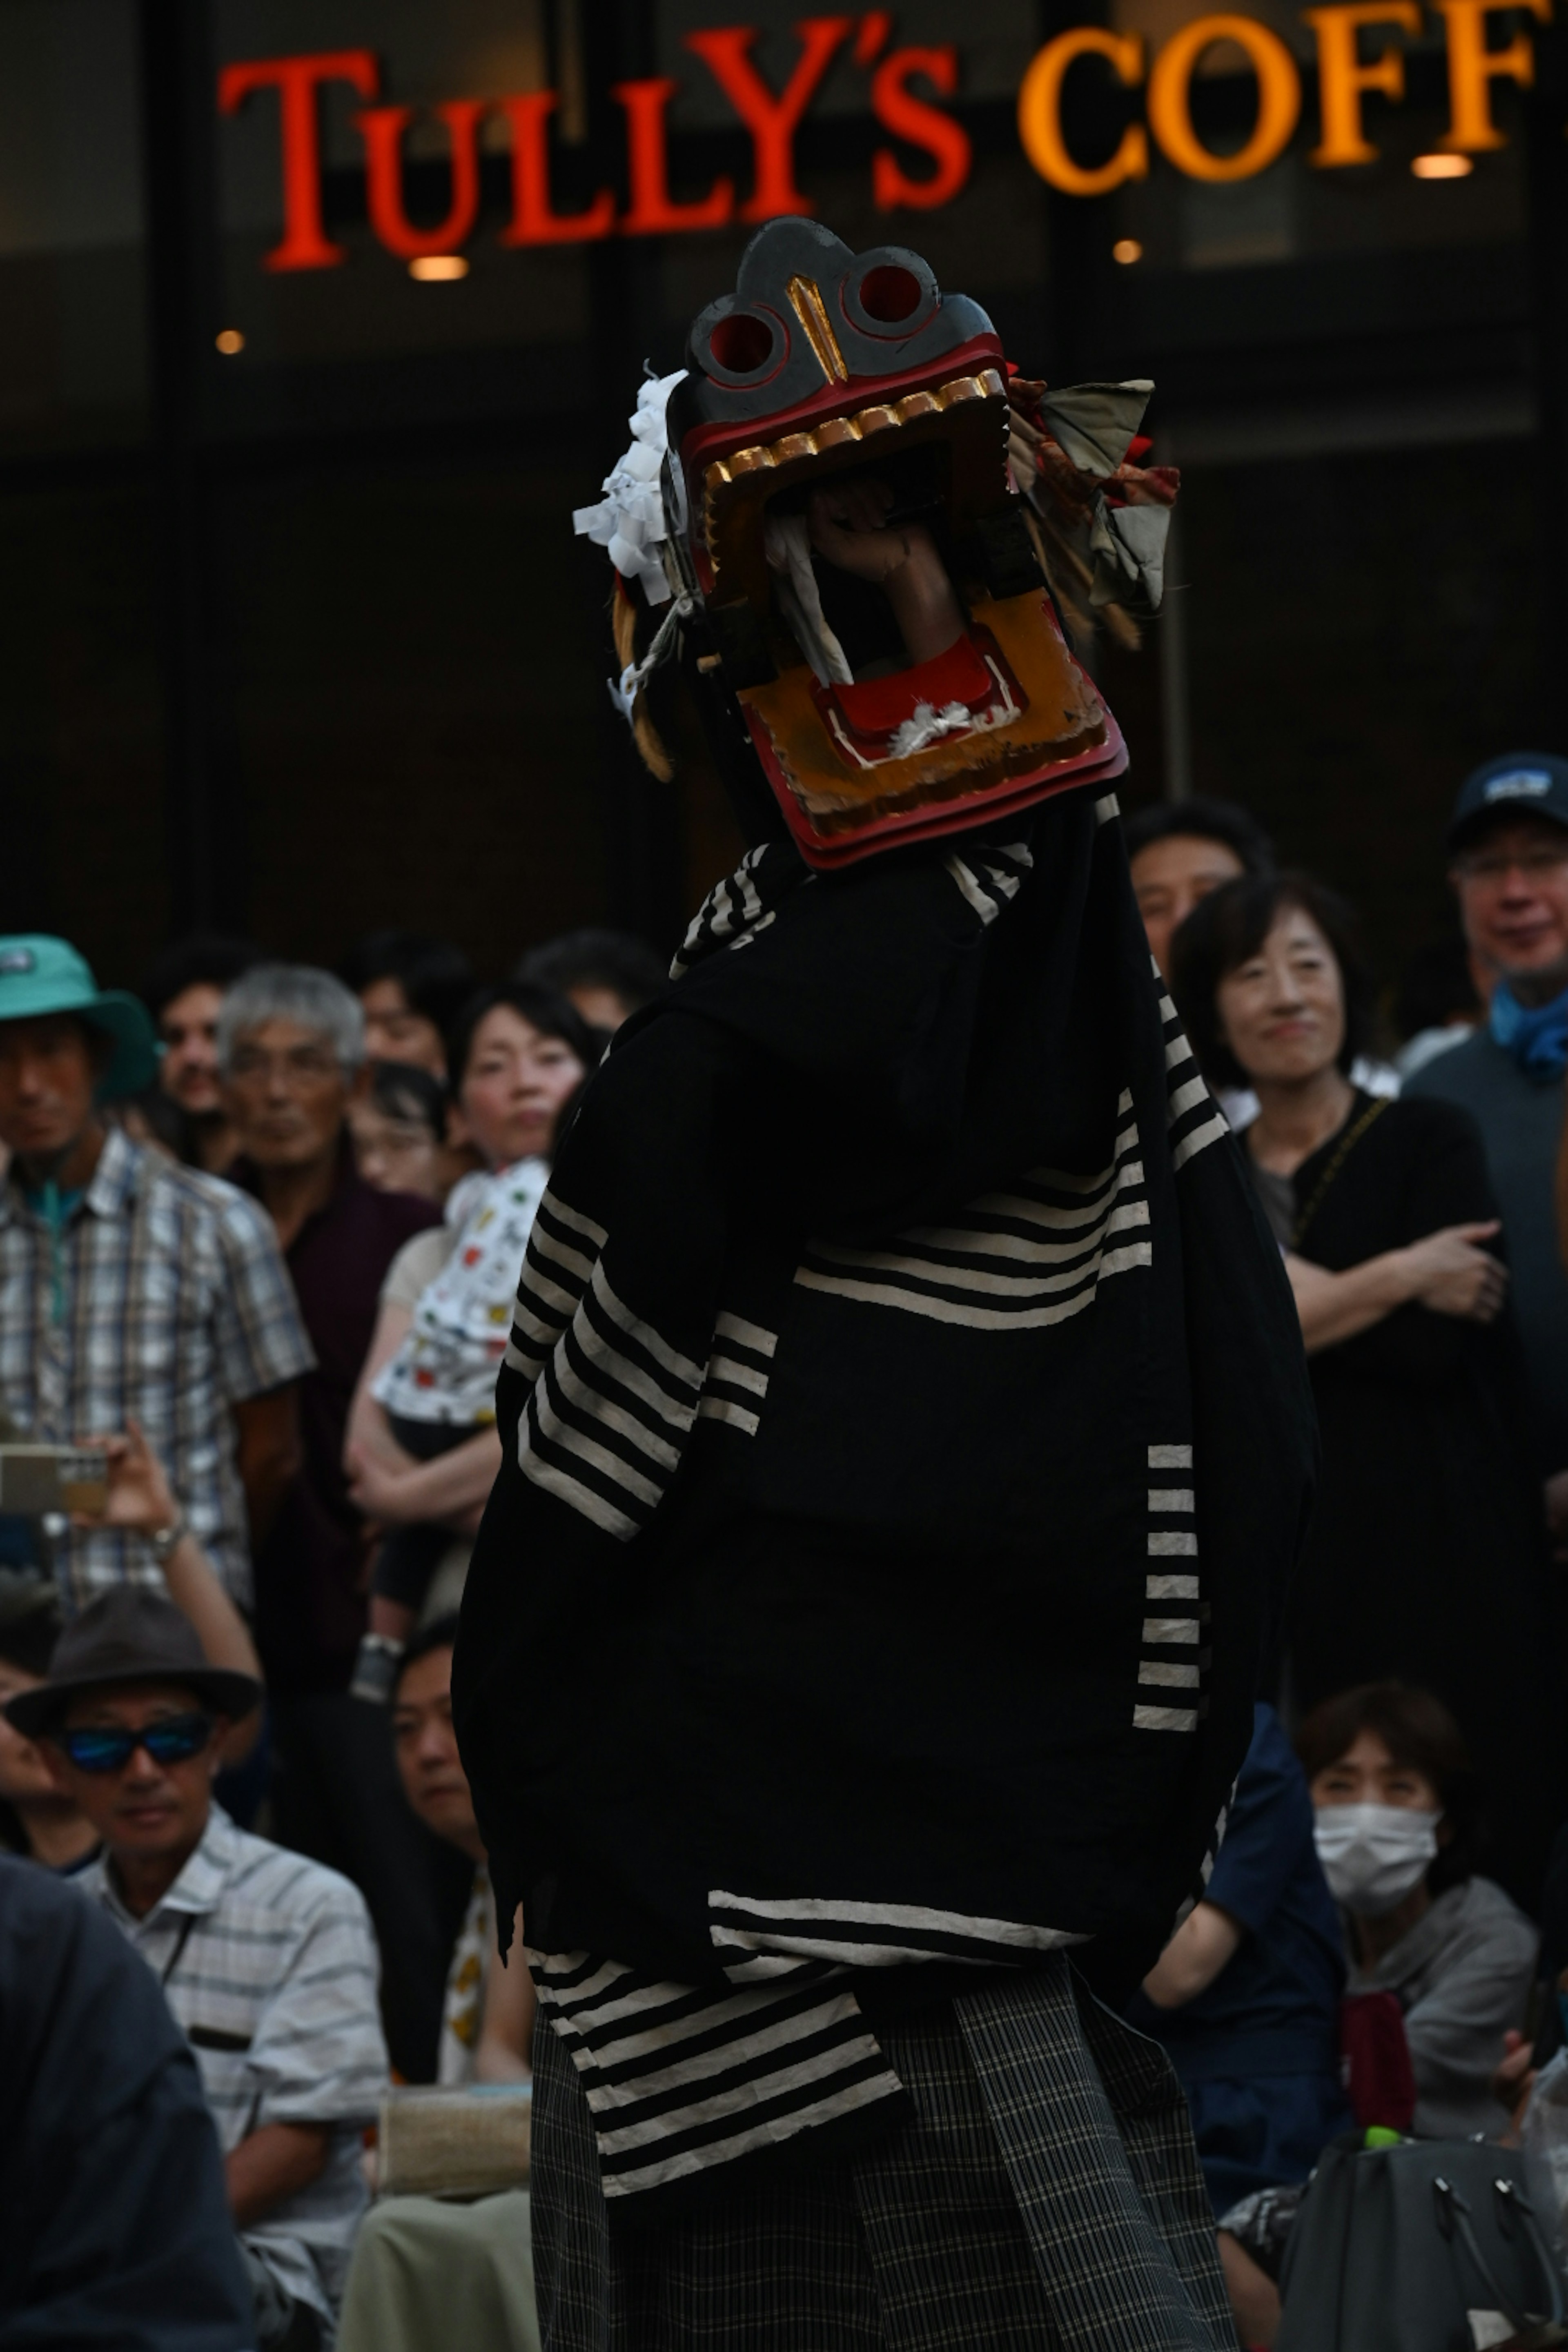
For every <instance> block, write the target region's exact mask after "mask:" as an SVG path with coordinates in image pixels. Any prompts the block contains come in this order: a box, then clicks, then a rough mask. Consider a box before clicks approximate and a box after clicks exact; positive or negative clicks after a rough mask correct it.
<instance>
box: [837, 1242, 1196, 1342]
mask: <svg viewBox="0 0 1568 2352" xmlns="http://www.w3.org/2000/svg"><path fill="white" fill-rule="evenodd" d="M1152 1264H1153V1255H1152V1252H1151V1250H1150V1247H1149V1244H1147V1242H1144V1243H1142V1244H1139V1245H1138V1246H1137V1247H1135V1248H1132V1249H1125V1250H1113V1251H1111V1252H1110V1254H1109V1255H1107V1256H1106V1257H1105V1258H1103V1259H1102V1260H1101V1261H1100V1264H1099V1265H1098V1266H1097V1267H1096V1268H1095V1269H1094V1272H1095V1274H1096V1276H1097V1277H1099V1278H1101V1279H1103V1278H1104V1277H1105V1276H1110V1275H1113V1274H1125V1273H1126V1272H1127V1271H1128V1269H1129V1268H1130V1267H1131V1266H1139V1265H1152ZM795 1280H796V1282H797V1283H799V1285H800V1286H801V1288H802V1289H803V1290H822V1291H827V1292H830V1293H831V1294H832V1295H833V1296H834V1297H837V1298H852V1299H858V1300H859V1301H860V1302H861V1303H862V1304H863V1305H865V1306H868V1307H900V1308H901V1309H902V1310H903V1311H904V1312H905V1313H906V1314H910V1315H925V1316H929V1317H930V1318H931V1320H932V1321H933V1322H937V1323H955V1324H966V1325H968V1326H969V1328H971V1329H973V1330H976V1331H1041V1330H1045V1329H1047V1328H1049V1326H1050V1325H1051V1324H1053V1323H1065V1322H1066V1321H1067V1320H1068V1318H1069V1317H1070V1316H1073V1315H1081V1314H1082V1312H1083V1310H1084V1308H1085V1307H1091V1306H1092V1305H1093V1304H1094V1290H1093V1287H1092V1286H1090V1287H1089V1288H1088V1289H1085V1290H1081V1291H1079V1293H1078V1295H1077V1296H1076V1297H1072V1298H1065V1299H1062V1300H1060V1301H1059V1302H1058V1304H1057V1305H1055V1306H1051V1307H1032V1308H1027V1309H1025V1310H1024V1311H1022V1312H1020V1311H1019V1310H1018V1309H1016V1308H1013V1309H1007V1308H989V1307H971V1306H967V1305H959V1304H958V1303H957V1302H956V1301H954V1300H951V1299H943V1298H929V1297H924V1296H922V1295H921V1294H920V1293H918V1292H913V1291H906V1290H897V1289H888V1288H884V1287H883V1286H882V1285H881V1284H879V1283H874V1282H863V1281H862V1282H858V1281H854V1280H852V1279H850V1278H848V1277H845V1278H843V1279H833V1280H828V1279H826V1278H825V1277H824V1276H821V1275H819V1274H816V1273H814V1272H813V1271H812V1270H811V1269H810V1268H808V1267H804V1266H803V1267H802V1268H800V1270H799V1271H798V1272H797V1273H796V1275H795Z"/></svg>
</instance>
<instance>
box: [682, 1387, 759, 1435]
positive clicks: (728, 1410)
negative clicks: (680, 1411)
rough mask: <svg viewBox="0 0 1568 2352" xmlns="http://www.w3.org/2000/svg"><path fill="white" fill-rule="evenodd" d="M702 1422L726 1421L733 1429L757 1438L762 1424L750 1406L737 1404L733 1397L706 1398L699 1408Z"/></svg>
mask: <svg viewBox="0 0 1568 2352" xmlns="http://www.w3.org/2000/svg"><path fill="white" fill-rule="evenodd" d="M697 1417H698V1419H699V1420H700V1421H726V1422H728V1423H729V1424H730V1426H731V1429H741V1430H744V1432H745V1433H746V1435H747V1436H748V1437H755V1435H756V1433H757V1432H758V1430H759V1429H761V1427H762V1425H763V1424H762V1422H761V1421H760V1419H759V1418H758V1416H757V1415H756V1414H755V1413H754V1412H752V1410H751V1408H750V1407H749V1406H748V1405H743V1404H737V1403H736V1402H735V1401H734V1399H733V1398H732V1397H721V1396H705V1397H704V1398H703V1399H702V1400H701V1402H700V1404H699V1405H698V1408H697Z"/></svg>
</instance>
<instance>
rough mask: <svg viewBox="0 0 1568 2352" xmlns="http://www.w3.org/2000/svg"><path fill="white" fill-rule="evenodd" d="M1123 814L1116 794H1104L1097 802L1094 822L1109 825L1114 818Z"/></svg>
mask: <svg viewBox="0 0 1568 2352" xmlns="http://www.w3.org/2000/svg"><path fill="white" fill-rule="evenodd" d="M1120 815H1121V802H1120V801H1119V800H1118V799H1117V797H1116V794H1115V793H1102V794H1101V796H1100V799H1099V800H1097V801H1096V802H1095V804H1094V821H1095V823H1096V824H1110V820H1111V818H1112V817H1116V816H1120Z"/></svg>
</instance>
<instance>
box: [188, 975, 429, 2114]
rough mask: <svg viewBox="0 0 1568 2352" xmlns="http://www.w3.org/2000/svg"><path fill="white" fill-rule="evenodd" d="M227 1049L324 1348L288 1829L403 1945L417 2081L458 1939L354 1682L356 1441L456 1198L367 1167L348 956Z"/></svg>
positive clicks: (240, 1119) (242, 1031) (299, 1519)
mask: <svg viewBox="0 0 1568 2352" xmlns="http://www.w3.org/2000/svg"><path fill="white" fill-rule="evenodd" d="M217 1055H218V1070H219V1074H220V1076H221V1078H222V1082H223V1091H224V1108H225V1110H226V1114H227V1116H228V1118H229V1119H230V1121H231V1122H232V1124H233V1127H234V1129H235V1134H236V1136H237V1140H238V1144H239V1151H240V1157H239V1159H238V1160H237V1162H236V1164H235V1167H234V1170H233V1171H232V1172H233V1175H234V1180H235V1181H236V1182H237V1183H239V1184H242V1185H243V1186H244V1187H245V1188H246V1189H247V1191H248V1192H253V1193H254V1194H255V1195H256V1197H257V1199H258V1201H259V1202H261V1204H262V1206H263V1207H264V1208H265V1209H266V1210H267V1211H268V1214H269V1215H270V1217H271V1219H272V1222H273V1223H274V1224H275V1225H276V1227H277V1229H278V1238H279V1242H280V1243H281V1244H282V1247H283V1253H284V1255H285V1257H286V1259H287V1261H288V1265H289V1273H290V1274H291V1275H292V1276H293V1278H294V1288H295V1290H296V1292H297V1293H298V1296H299V1300H300V1312H301V1313H302V1315H303V1317H304V1320H305V1328H306V1329H307V1330H308V1331H309V1333H310V1342H311V1345H312V1346H313V1348H314V1349H315V1351H316V1369H315V1370H314V1371H313V1372H310V1374H308V1375H307V1377H306V1378H305V1379H304V1380H303V1381H301V1383H300V1437H301V1440H302V1444H303V1455H304V1458H303V1464H302V1466H301V1468H300V1473H299V1475H298V1476H297V1478H296V1479H295V1481H294V1484H293V1486H292V1487H291V1489H290V1490H289V1494H288V1496H286V1497H285V1500H284V1503H283V1506H282V1508H281V1509H280V1510H279V1514H278V1517H277V1519H276V1521H275V1522H274V1525H273V1527H272V1529H271V1532H270V1534H269V1536H268V1540H267V1542H266V1544H265V1545H264V1546H263V1548H262V1549H261V1550H260V1552H259V1553H258V1558H257V1563H256V1599H257V1620H256V1637H257V1645H258V1648H259V1650H260V1652H261V1659H262V1664H263V1665H264V1666H265V1668H266V1672H267V1681H268V1692H269V1695H270V1697H271V1703H272V1733H273V1738H274V1741H275V1744H276V1748H277V1755H278V1775H277V1782H276V1787H275V1790H274V1816H273V1818H274V1826H275V1832H276V1834H277V1836H278V1837H279V1840H280V1841H281V1842H282V1843H284V1844H285V1845H290V1846H293V1847H295V1848H296V1849H297V1850H298V1851H299V1852H300V1853H308V1854H310V1855H312V1856H313V1857H314V1858H315V1859H316V1860H317V1861H318V1862H324V1863H327V1864H330V1865H331V1867H332V1868H334V1869H337V1870H341V1871H343V1872H344V1873H346V1874H347V1875H348V1876H349V1877H350V1878H352V1879H353V1880H354V1881H355V1883H356V1884H357V1885H359V1887H360V1889H361V1891H362V1892H363V1895H364V1897H365V1900H366V1902H367V1903H368V1904H369V1906H370V1910H371V1916H372V1917H373V1918H374V1921H375V1926H376V1931H377V1933H378V1935H379V1937H380V1938H381V1947H382V1950H383V1953H384V1956H385V1976H384V1986H383V2008H384V2016H385V2021H386V2031H387V2040H388V2042H389V2043H390V2045H391V2048H392V2054H393V2059H394V2063H395V2064H396V2065H397V2066H398V2067H399V2068H400V2069H401V2071H402V2072H403V2073H404V2074H409V2075H412V2076H414V2077H415V2078H416V2079H417V2078H418V2076H419V2075H420V2074H428V2072H429V2071H430V2066H429V2061H430V2058H431V2057H432V2056H433V2053H434V2050H435V2046H436V2039H437V2034H438V2032H439V2029H440V2015H441V1994H442V1986H443V1981H444V1970H445V1964H446V1958H447V1953H446V1948H445V1947H446V1945H447V1944H449V1942H450V1938H449V1937H447V1938H445V1939H443V1937H442V1936H441V1933H440V1929H439V1924H438V1921H437V1916H436V1906H435V1902H434V1897H433V1893H432V1885H431V1874H430V1867H429V1860H428V1856H427V1854H426V1851H425V1849H424V1846H423V1844H422V1842H421V1841H420V1839H419V1838H418V1836H417V1834H416V1825H415V1824H414V1823H413V1822H411V1821H410V1819H409V1815H408V1812H407V1809H406V1807H405V1804H404V1802H403V1795H402V1790H400V1788H399V1787H398V1784H397V1779H396V1773H395V1768H394V1764H393V1758H392V1749H391V1744H390V1742H389V1740H388V1738H387V1732H386V1725H385V1722H384V1718H383V1717H382V1714H381V1711H380V1710H378V1709H375V1708H372V1707H367V1706H363V1704H362V1703H361V1702H360V1701H358V1700H356V1699H354V1698H352V1697H351V1696H349V1689H348V1685H349V1678H350V1675H351V1673H352V1671H353V1662H354V1656H355V1653H356V1652H357V1650H358V1648H359V1643H360V1637H361V1635H362V1634H363V1632H364V1630H365V1610H366V1603H365V1598H364V1587H365V1581H366V1580H365V1577H364V1573H363V1570H364V1564H365V1549H366V1540H367V1538H366V1528H365V1525H364V1521H363V1518H362V1517H361V1515H360V1513H359V1512H358V1511H357V1510H356V1509H355V1507H354V1506H353V1503H352V1502H351V1501H350V1499H349V1494H348V1488H347V1486H346V1485H345V1483H344V1479H343V1469H342V1455H343V1433H344V1426H345V1423H346V1422H347V1419H348V1410H349V1404H350V1402H351V1400H352V1398H353V1390H354V1382H355V1381H357V1379H358V1378H359V1373H360V1367H361V1366H362V1365H363V1362H364V1360H365V1356H366V1354H367V1352H368V1350H369V1348H370V1342H371V1334H372V1331H373V1329H374V1324H375V1316H376V1307H377V1302H378V1299H379V1297H380V1292H381V1286H382V1283H383V1281H384V1279H385V1276H386V1271H387V1268H388V1267H389V1265H391V1263H392V1261H393V1259H394V1258H395V1256H396V1255H397V1253H398V1251H399V1250H400V1249H401V1248H402V1246H403V1244H404V1243H405V1241H407V1240H408V1238H409V1236H410V1235H411V1234H416V1233H418V1232H420V1231H421V1230H422V1229H423V1228H424V1227H425V1226H426V1225H430V1224H434V1223H437V1222H438V1219H439V1214H440V1213H439V1211H438V1210H437V1208H436V1207H435V1206H434V1204H433V1203H432V1202H429V1201H425V1200H419V1199H416V1197H415V1196H414V1195H413V1194H412V1193H404V1192H377V1191H376V1190H375V1189H374V1187H373V1186H372V1185H369V1184H367V1183H365V1182H364V1181H363V1179H362V1178H361V1177H360V1176H359V1175H357V1174H356V1172H355V1170H354V1164H353V1153H352V1150H351V1149H350V1145H349V1136H348V1107H349V1100H350V1097H351V1096H352V1094H353V1089H354V1087H355V1084H356V1083H357V1081H358V1078H359V1074H360V1068H361V1066H362V1064H363V1058H364V1016H363V1013H362V1012H361V1010H360V1006H359V1001H358V999H357V998H356V997H354V996H353V995H352V994H351V993H350V992H349V991H348V989H346V988H345V987H344V986H343V984H342V981H341V980H334V979H333V977H332V975H331V972H326V971H315V970H313V969H312V968H310V966H308V965H303V964H279V963H271V964H258V965H256V966H255V967H254V969H253V970H251V971H247V972H246V973H245V974H244V975H243V976H242V977H241V978H240V979H239V980H238V981H237V982H236V983H235V985H234V987H233V988H231V989H230V990H229V992H228V993H227V995H226V997H225V999H224V1003H223V1011H222V1013H221V1014H220V1015H219V1019H218V1032H217Z"/></svg>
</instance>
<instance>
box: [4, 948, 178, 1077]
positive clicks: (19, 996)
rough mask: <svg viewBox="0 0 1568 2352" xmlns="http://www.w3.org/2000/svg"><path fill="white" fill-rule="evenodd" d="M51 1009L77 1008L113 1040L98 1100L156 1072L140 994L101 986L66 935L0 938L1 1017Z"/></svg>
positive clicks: (20, 1017) (30, 1017) (27, 1016)
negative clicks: (112, 1048)
mask: <svg viewBox="0 0 1568 2352" xmlns="http://www.w3.org/2000/svg"><path fill="white" fill-rule="evenodd" d="M46 1013H75V1014H76V1015H77V1016H78V1018H79V1020H82V1021H85V1022H87V1023H88V1024H89V1025H90V1026H91V1027H92V1028H94V1029H101V1030H103V1031H104V1033H105V1034H106V1035H107V1036H109V1037H110V1038H111V1039H112V1040H113V1044H114V1052H113V1054H112V1055H111V1056H110V1064H109V1067H108V1068H107V1069H106V1070H105V1072H104V1074H103V1076H102V1077H101V1078H100V1080H99V1082H98V1096H99V1100H100V1102H115V1101H118V1100H119V1099H120V1098H121V1097H122V1096H124V1095H139V1094H140V1093H141V1092H142V1088H143V1087H150V1086H151V1085H152V1083H153V1079H154V1078H155V1077H156V1076H157V1075H158V1040H157V1037H156V1035H155V1034H154V1032H153V1020H152V1015H151V1014H150V1013H148V1010H147V1007H146V1006H145V1005H144V1004H143V1003H142V1001H141V999H140V997H136V996H131V995H129V994H128V993H127V992H126V991H125V990H124V989H122V988H100V986H99V985H98V982H96V981H95V980H94V978H93V976H92V968H91V966H90V965H89V963H88V962H87V961H86V960H85V959H84V958H83V957H81V956H79V955H78V953H77V951H76V950H75V948H73V947H72V946H71V944H70V942H69V940H56V939H51V938H50V937H49V935H48V933H47V931H28V932H24V933H22V934H21V935H20V936H15V935H14V936H12V937H10V938H8V939H0V1021H37V1020H39V1019H41V1018H42V1017H43V1016H44V1015H45V1014H46Z"/></svg>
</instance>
